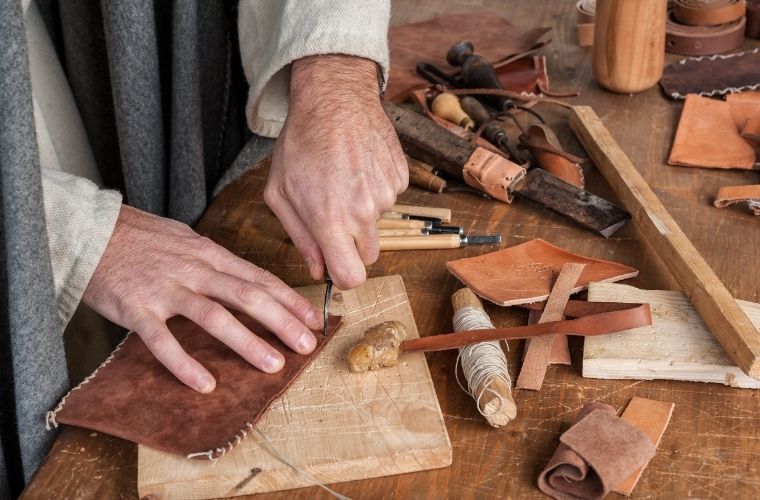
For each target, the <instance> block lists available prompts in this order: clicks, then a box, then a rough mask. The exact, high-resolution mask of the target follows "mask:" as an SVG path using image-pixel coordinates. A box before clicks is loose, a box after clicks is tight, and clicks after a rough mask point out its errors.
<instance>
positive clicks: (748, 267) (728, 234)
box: [26, 0, 760, 500]
mask: <svg viewBox="0 0 760 500" xmlns="http://www.w3.org/2000/svg"><path fill="white" fill-rule="evenodd" d="M391 9H392V10H391V15H392V22H393V23H396V24H399V23H408V22H416V21H423V20H426V19H429V18H431V17H433V16H435V15H439V14H444V13H461V12H474V11H488V12H493V13H496V14H498V15H501V16H503V17H505V18H507V19H509V20H510V21H511V22H512V23H513V24H516V25H518V26H520V27H522V28H524V29H530V28H535V27H540V26H551V27H552V28H553V32H552V38H553V42H552V43H551V44H550V45H549V46H548V47H546V48H545V49H543V50H542V55H544V56H546V58H547V64H548V71H549V76H550V80H551V85H552V89H554V90H556V91H570V90H580V92H581V95H580V96H579V97H577V98H574V99H568V100H567V101H568V102H570V103H573V104H581V105H584V104H586V105H593V106H594V109H595V110H596V112H597V113H598V114H599V116H600V117H601V118H602V121H603V122H604V124H605V125H606V126H607V128H609V129H610V130H612V131H613V133H614V135H615V138H616V139H617V141H618V144H619V145H620V147H621V148H622V149H623V151H625V152H626V153H627V154H628V156H629V157H630V159H631V161H632V162H633V163H634V165H636V166H637V169H638V170H639V172H640V173H641V175H642V176H643V177H644V179H645V180H646V181H647V182H648V183H649V184H650V186H652V189H653V190H654V191H655V194H657V196H658V197H659V199H660V201H662V203H663V205H665V207H666V208H667V209H668V211H669V212H670V214H671V215H672V216H673V219H675V221H676V223H677V224H678V225H679V226H680V227H681V228H682V229H683V231H684V232H685V233H686V235H687V236H688V237H689V239H690V240H691V241H692V243H693V244H694V246H695V247H696V248H697V250H698V251H699V252H700V253H701V254H702V256H703V257H704V258H705V260H706V261H707V263H708V264H709V265H710V267H712V268H713V270H714V271H715V273H716V274H717V275H718V276H719V277H720V279H721V280H722V281H723V283H724V284H725V285H726V286H727V287H728V289H729V290H730V291H731V293H732V295H734V296H735V297H737V298H739V299H743V300H748V301H752V302H760V270H759V269H758V267H757V265H756V263H757V262H760V231H759V230H758V229H757V221H756V220H753V219H752V217H753V216H752V215H749V214H745V213H744V210H743V209H742V208H741V207H738V208H733V207H729V208H726V209H722V210H719V209H716V208H714V207H713V206H712V205H711V203H712V198H713V196H714V194H715V192H716V191H717V189H718V187H720V186H723V185H741V184H751V183H752V182H754V178H753V177H748V175H749V176H752V175H753V173H752V172H738V171H704V170H701V169H689V168H678V167H669V166H667V164H666V159H667V156H668V152H669V150H670V145H671V142H672V140H673V135H674V133H675V127H676V124H677V121H678V116H679V114H680V110H681V108H682V105H683V104H682V103H679V102H674V101H671V100H668V99H666V98H665V97H663V96H662V93H661V91H660V90H659V89H658V88H653V89H650V90H647V91H644V92H641V93H639V94H636V95H635V96H628V95H622V94H614V93H611V92H607V91H604V90H603V89H602V88H601V87H600V86H599V85H597V84H596V83H595V82H594V80H593V77H592V75H591V53H590V51H589V49H584V48H579V47H578V46H577V43H576V40H577V38H576V37H577V32H576V27H575V19H576V16H575V11H574V9H575V2H571V1H564V0H563V1H559V0H552V1H550V2H541V3H540V5H539V4H538V2H536V1H535V0H396V1H394V2H393V3H392V7H391ZM758 46H760V42H758V41H748V42H746V43H745V46H744V47H743V48H744V49H751V48H754V47H758ZM447 49H448V47H442V48H441V50H442V51H445V50H447ZM666 57H667V62H674V61H677V60H678V59H680V58H679V57H677V56H670V55H668V56H666ZM535 109H536V110H537V111H539V112H540V113H541V114H542V115H543V116H544V117H545V119H546V120H547V122H548V124H549V126H551V127H552V129H553V130H554V131H555V132H557V135H558V138H559V141H560V143H562V145H563V146H564V147H565V148H566V149H567V150H568V151H569V152H571V153H573V154H576V155H578V156H586V153H585V152H584V151H583V149H582V148H581V147H580V145H579V144H578V142H577V141H576V140H575V139H574V136H573V134H572V132H571V130H570V128H569V126H568V121H567V114H566V112H565V111H564V110H560V109H559V108H555V107H552V106H549V105H544V104H541V105H538V106H536V108H535ZM518 116H519V117H520V119H521V120H524V119H525V116H524V114H522V113H519V114H518ZM505 123H506V122H505ZM506 126H508V124H507V125H506ZM510 130H511V129H510ZM583 169H584V177H585V179H586V189H588V190H589V191H591V192H593V193H595V194H598V195H600V196H603V197H604V198H606V199H609V200H610V201H613V202H618V200H617V198H616V197H615V195H614V193H613V192H612V190H611V189H610V186H609V185H608V184H607V183H606V181H605V180H604V177H603V176H602V175H601V174H600V173H599V172H598V171H597V170H596V168H595V167H593V166H592V165H586V166H584V167H583ZM266 175H267V171H266V170H261V169H259V170H252V171H250V172H248V173H247V174H245V175H244V176H243V177H241V178H240V179H238V180H237V181H236V182H234V183H232V184H231V185H230V186H229V187H228V188H227V189H225V190H224V192H222V193H221V194H220V195H219V196H218V197H217V198H216V200H215V201H214V203H213V204H212V205H211V207H210V208H209V209H208V211H207V212H206V214H205V216H204V217H203V219H202V221H201V223H200V224H199V225H198V227H197V229H198V230H199V231H200V232H201V233H203V234H204V235H206V236H209V237H210V238H212V239H213V240H214V241H217V242H219V243H221V244H222V245H224V246H225V247H227V248H228V249H230V250H231V251H233V252H235V253H236V254H237V255H240V256H242V257H243V258H245V259H248V260H250V261H251V262H253V263H255V264H257V265H259V266H261V267H264V268H265V269H268V270H270V271H272V272H273V273H274V274H276V275H277V276H279V277H280V278H282V279H283V280H285V282H287V283H288V284H290V285H292V286H305V285H313V284H314V281H313V280H312V279H311V278H310V276H309V271H308V267H307V266H306V265H305V264H304V263H303V260H302V258H301V256H300V255H299V254H298V252H297V251H296V249H295V248H294V247H293V245H292V244H291V243H290V242H289V240H288V239H287V236H286V235H285V232H284V231H283V230H282V228H281V226H280V224H279V223H278V222H277V220H276V219H275V218H274V216H273V215H272V214H271V213H270V212H269V211H268V210H267V208H266V205H265V204H264V201H263V199H262V198H261V195H262V192H263V186H264V182H265V180H266ZM401 202H402V203H411V204H417V205H434V206H445V207H449V208H451V209H452V211H453V213H455V214H456V218H455V220H456V222H457V224H458V225H462V226H464V228H465V231H466V232H467V233H469V234H491V233H500V234H501V235H502V237H503V246H504V247H507V246H512V245H516V244H519V243H524V242H526V241H529V240H531V239H533V238H537V237H541V238H543V239H545V240H547V241H549V242H551V243H552V244H555V245H559V246H561V247H563V248H565V249H567V250H570V251H573V252H577V253H580V254H582V255H587V256H589V257H596V258H601V259H614V260H616V261H618V262H621V263H623V264H627V265H630V266H634V267H636V268H638V269H639V270H640V271H641V272H640V274H639V276H638V277H636V278H634V279H632V280H631V281H629V282H627V283H629V284H632V285H634V286H637V287H639V288H646V289H657V290H675V289H677V288H678V285H677V283H676V282H675V280H674V278H673V276H672V275H671V274H670V272H669V271H668V269H667V268H666V267H665V265H664V264H663V262H662V261H661V260H660V259H659V257H658V256H657V254H656V253H655V252H654V250H653V249H652V247H651V246H650V245H649V244H648V243H647V241H646V239H645V238H644V237H643V235H642V233H641V231H640V230H639V229H638V228H636V227H635V226H634V225H632V224H631V225H627V226H626V227H624V228H623V229H621V230H620V231H619V232H618V233H616V234H615V235H614V237H612V238H610V239H609V240H605V239H602V238H599V237H595V236H594V235H592V234H590V233H589V232H588V231H585V230H583V229H580V228H577V227H574V226H573V225H572V224H571V223H570V222H568V221H566V220H565V219H564V218H562V217H561V216H559V215H555V214H553V213H551V212H549V211H547V210H544V209H541V208H540V207H538V206H536V205H534V204H532V203H527V202H524V201H523V200H516V201H515V202H514V203H512V204H511V205H506V204H504V203H497V202H491V201H487V200H483V199H482V198H479V197H477V196H473V195H471V194H468V193H444V194H433V193H429V192H425V191H423V190H421V189H415V188H412V189H409V190H408V191H407V192H406V193H404V194H403V195H402V196H401ZM484 250H485V249H483V248H478V247H464V248H459V249H453V250H437V251H435V252H429V251H410V252H384V253H382V254H381V255H380V258H379V260H378V261H377V262H376V263H375V264H373V265H371V266H369V267H368V269H367V272H368V274H369V275H370V276H383V275H388V274H401V275H402V276H403V278H404V283H405V285H406V288H407V293H408V296H409V303H410V305H411V307H412V311H413V312H414V315H415V318H416V319H417V327H418V329H419V332H420V335H422V336H426V335H432V334H436V333H441V332H445V331H450V329H451V328H452V326H451V317H452V309H451V301H450V297H451V294H452V293H454V291H455V290H457V289H459V288H461V284H460V283H459V282H458V280H457V279H456V278H454V277H453V276H451V275H450V274H449V273H448V272H446V270H445V263H446V261H449V260H453V259H458V258H463V257H473V256H475V255H480V254H481V253H482V252H483V251H484ZM489 250H490V249H489ZM512 309H514V308H502V307H497V306H494V305H491V304H486V311H487V312H488V315H489V316H490V318H491V320H492V321H493V322H494V324H495V325H496V326H517V325H520V324H524V323H525V322H526V316H527V314H526V313H524V312H520V311H513V310H512ZM509 345H510V350H509V352H508V353H507V356H508V359H509V366H510V375H511V376H512V377H513V379H514V378H515V377H516V373H515V372H516V368H517V367H519V366H520V355H521V353H522V348H521V342H510V343H509ZM570 350H571V352H572V354H573V359H575V360H576V361H575V362H574V364H573V365H572V366H552V367H550V368H549V370H548V372H547V375H546V378H545V379H544V384H543V386H542V388H541V391H540V392H538V393H535V392H532V391H520V392H518V393H517V394H515V401H516V403H517V406H518V407H519V408H520V411H519V414H518V416H517V418H516V419H515V420H514V421H512V422H510V424H509V425H507V426H504V427H502V428H500V429H494V428H492V427H490V426H489V425H488V424H486V423H485V422H484V421H483V417H482V416H481V415H480V414H479V413H478V411H477V408H475V405H473V404H472V398H470V396H469V395H467V394H466V393H465V392H464V391H462V390H461V389H460V388H459V386H458V385H457V383H456V381H455V380H454V363H455V360H456V354H457V353H456V352H437V353H431V354H428V355H427V356H426V357H427V360H428V365H429V366H430V372H431V375H432V378H433V383H434V385H435V389H436V393H437V395H438V400H439V402H440V405H441V410H442V412H443V415H444V419H445V422H446V428H447V429H448V431H449V436H450V437H451V443H452V446H453V464H452V466H451V467H446V468H442V469H435V470H430V471H425V472H415V473H410V474H403V475H399V476H390V477H385V478H378V479H365V480H362V481H353V482H350V483H341V484H339V485H337V486H335V488H336V489H337V490H339V491H340V492H341V493H343V494H344V495H348V496H351V497H353V498H368V499H369V498H372V499H377V498H379V499H398V498H413V499H415V500H418V499H431V500H432V499H439V498H456V499H460V498H462V499H469V498H494V497H496V498H520V499H536V500H543V499H545V498H546V497H545V496H544V495H543V494H542V493H541V492H540V491H539V490H538V489H537V488H536V478H537V477H538V474H539V472H540V471H541V469H542V468H543V467H544V465H546V463H547V462H548V460H549V458H550V456H551V454H552V453H553V452H554V450H555V449H556V447H557V439H558V437H559V435H560V434H561V433H562V432H563V431H565V430H566V429H567V427H568V425H569V424H570V423H571V422H572V421H573V419H574V417H575V415H576V414H577V412H578V411H579V410H580V408H582V407H583V405H584V404H585V403H586V402H588V401H591V400H595V401H602V402H605V403H609V404H611V405H612V406H614V407H616V408H621V407H623V406H624V405H625V404H626V403H627V402H628V401H629V400H630V399H631V398H632V397H633V396H639V397H644V398H648V399H656V400H661V401H673V402H675V403H676V411H675V412H674V414H673V417H672V419H671V422H670V425H669V426H668V430H667V432H666V433H665V435H664V436H663V438H662V442H661V443H660V446H659V448H658V451H657V454H656V455H655V457H654V459H653V460H652V461H651V462H650V463H649V465H648V466H647V469H646V471H645V472H644V475H643V476H642V477H641V479H640V480H639V483H638V485H637V486H636V489H635V490H634V498H689V497H691V498H716V499H717V498H725V497H726V495H727V494H730V496H732V497H734V498H754V497H755V496H756V495H757V491H758V489H760V462H758V461H757V460H756V457H757V456H760V440H759V439H757V436H758V435H760V397H758V396H757V393H756V392H755V391H747V390H742V389H736V388H732V387H726V386H722V385H717V384H709V385H707V384H702V383H698V382H674V381H668V380H653V381H638V380H597V379H586V378H582V377H581V373H580V372H581V368H580V361H579V360H580V359H581V343H580V342H578V341H577V339H574V338H571V339H570ZM136 451H137V447H136V446H134V445H132V444H130V443H127V442H125V441H122V440H119V439H116V438H110V437H108V436H104V435H102V434H98V435H97V436H93V437H90V433H89V432H87V431H82V430H79V429H74V428H66V429H64V430H63V432H62V433H61V435H60V437H59V438H58V440H57V442H56V445H55V446H54V448H53V449H52V450H51V453H50V454H49V456H48V458H47V460H46V462H45V463H44V464H43V466H42V467H41V468H40V470H39V471H38V473H37V475H36V476H35V478H34V479H33V481H32V483H31V484H30V485H29V487H28V490H27V493H26V496H27V498H135V497H136V496H137V493H136V488H137V469H136V464H137V462H136V460H137V453H136ZM727 492H730V493H727ZM296 495H297V497H298V498H299V499H307V500H314V499H320V500H322V499H324V500H326V499H327V498H329V497H328V495H327V494H326V493H325V492H324V491H322V490H321V489H319V488H315V487H312V488H308V489H301V490H297V491H288V492H283V493H269V494H261V495H257V496H256V497H255V498H256V499H257V500H258V499H261V498H264V499H268V500H269V499H274V500H288V499H290V498H293V497H294V496H296Z"/></svg>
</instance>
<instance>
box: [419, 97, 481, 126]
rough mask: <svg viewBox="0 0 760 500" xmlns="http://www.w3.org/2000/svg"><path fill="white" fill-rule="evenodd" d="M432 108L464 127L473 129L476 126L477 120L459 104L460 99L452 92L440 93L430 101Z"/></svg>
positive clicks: (437, 113) (443, 116) (446, 118)
mask: <svg viewBox="0 0 760 500" xmlns="http://www.w3.org/2000/svg"><path fill="white" fill-rule="evenodd" d="M430 109H431V110H432V111H433V113H435V114H436V115H438V116H440V117H441V118H443V119H445V120H448V121H450V122H452V123H456V124H457V125H459V126H460V127H462V128H464V129H467V130H472V129H473V128H475V122H474V121H473V120H472V118H470V116H469V115H468V114H467V113H465V111H464V110H463V109H462V106H461V104H459V99H458V98H457V96H455V95H454V94H452V93H451V92H441V93H440V94H438V95H437V96H436V97H435V99H433V102H431V103H430Z"/></svg>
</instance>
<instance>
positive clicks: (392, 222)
mask: <svg viewBox="0 0 760 500" xmlns="http://www.w3.org/2000/svg"><path fill="white" fill-rule="evenodd" d="M424 227H429V226H428V225H427V224H425V221H421V220H406V219H380V220H379V221H377V228H378V229H422V228H424Z"/></svg>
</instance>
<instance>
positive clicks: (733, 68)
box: [660, 48, 760, 99]
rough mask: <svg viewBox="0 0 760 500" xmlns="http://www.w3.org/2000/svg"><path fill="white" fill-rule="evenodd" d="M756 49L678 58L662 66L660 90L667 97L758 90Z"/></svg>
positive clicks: (759, 58) (759, 77) (758, 51)
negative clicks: (714, 55)
mask: <svg viewBox="0 0 760 500" xmlns="http://www.w3.org/2000/svg"><path fill="white" fill-rule="evenodd" d="M758 67H760V48H757V49H752V50H747V51H744V52H737V53H735V54H728V55H725V56H718V57H714V58H712V57H696V58H688V59H682V60H680V61H678V62H674V63H673V64H669V65H667V66H665V70H664V71H663V73H662V78H661V79H660V86H661V87H662V90H663V91H665V93H666V94H667V95H668V96H669V97H670V98H671V99H685V98H686V96H687V95H688V94H698V95H702V96H721V95H726V94H734V93H738V92H747V91H751V90H756V89H760V73H758V70H757V68H758Z"/></svg>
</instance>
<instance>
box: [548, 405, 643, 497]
mask: <svg viewBox="0 0 760 500" xmlns="http://www.w3.org/2000/svg"><path fill="white" fill-rule="evenodd" d="M653 456H654V443H653V442H652V441H651V440H650V439H649V438H648V437H647V436H646V434H644V433H643V432H641V431H640V430H639V429H637V428H636V427H634V426H633V425H631V424H629V423H628V422H625V421H624V420H623V419H621V418H620V417H618V416H617V415H616V412H615V409H614V408H613V407H611V406H609V405H607V404H604V403H596V402H594V403H589V404H587V405H586V406H584V407H583V409H582V410H581V412H580V414H579V415H578V419H577V420H576V422H575V424H574V425H573V426H572V427H570V429H568V430H567V432H565V433H564V434H562V436H560V444H559V446H558V447H557V450H556V451H555V452H554V455H553V456H552V458H551V459H550V460H549V463H548V464H547V466H546V467H545V468H544V470H543V471H542V472H541V474H540V475H539V477H538V487H539V489H540V490H541V491H543V492H544V493H545V494H547V495H549V496H550V497H552V498H556V499H561V500H566V499H567V500H571V499H572V500H576V499H601V498H603V497H604V496H605V495H606V494H607V493H609V492H610V491H611V490H612V488H614V487H615V485H617V484H618V483H620V482H621V481H623V480H624V479H626V478H627V477H628V476H630V475H631V474H632V473H633V472H635V471H636V470H637V469H639V468H640V467H642V466H643V465H645V464H646V463H647V462H648V461H649V460H650V459H651V458H652V457H653Z"/></svg>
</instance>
